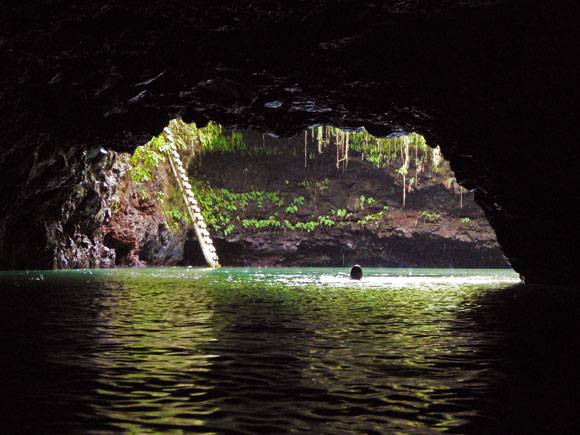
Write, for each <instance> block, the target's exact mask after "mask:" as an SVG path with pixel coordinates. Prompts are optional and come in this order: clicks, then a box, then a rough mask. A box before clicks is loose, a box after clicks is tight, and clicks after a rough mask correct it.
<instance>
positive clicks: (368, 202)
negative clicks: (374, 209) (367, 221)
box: [359, 195, 377, 210]
mask: <svg viewBox="0 0 580 435" xmlns="http://www.w3.org/2000/svg"><path fill="white" fill-rule="evenodd" d="M376 202H377V201H376V199H374V198H373V197H372V196H369V197H368V198H367V197H366V196H365V195H361V196H360V197H359V203H360V208H361V210H364V209H365V205H368V206H372V205H373V204H374V203H376Z"/></svg>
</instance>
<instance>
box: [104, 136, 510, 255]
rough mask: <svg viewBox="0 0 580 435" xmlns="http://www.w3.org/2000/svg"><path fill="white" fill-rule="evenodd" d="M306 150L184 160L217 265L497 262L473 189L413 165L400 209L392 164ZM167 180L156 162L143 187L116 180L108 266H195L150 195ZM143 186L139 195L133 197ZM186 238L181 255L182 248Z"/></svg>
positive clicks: (183, 233) (181, 227) (180, 229)
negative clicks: (343, 163)
mask: <svg viewBox="0 0 580 435" xmlns="http://www.w3.org/2000/svg"><path fill="white" fill-rule="evenodd" d="M294 149H295V148H294ZM279 150H280V149H279V148H278V151H279ZM289 150H292V148H291V147H289ZM312 151H313V152H311V153H309V154H310V155H309V156H308V157H307V159H306V166H305V161H304V157H303V156H302V155H300V154H296V153H294V154H293V153H290V152H287V153H282V154H275V155H267V156H248V155H243V154H209V155H204V156H201V157H198V158H197V159H195V160H193V161H192V163H191V165H190V174H191V176H192V177H193V179H194V180H196V182H194V185H197V186H198V188H197V191H198V195H199V196H198V200H200V201H201V202H202V206H204V207H203V208H204V209H205V211H206V215H207V216H208V218H209V219H210V220H209V222H212V223H213V225H210V230H211V233H212V237H213V238H214V241H215V243H216V247H217V250H218V254H219V256H220V261H221V263H222V264H223V265H235V266H344V265H348V264H352V263H356V262H359V263H361V264H364V265H367V266H384V267H506V266H507V264H506V262H505V260H504V259H503V257H502V254H501V250H500V248H499V246H498V245H497V242H496V240H495V235H494V232H493V230H492V229H491V228H490V226H489V225H488V224H487V222H486V221H485V217H484V215H483V213H482V211H481V209H479V207H477V205H476V204H475V203H474V201H473V195H472V194H470V193H468V192H466V191H464V192H460V191H459V190H458V189H457V188H455V189H453V188H452V187H450V186H449V185H446V182H447V181H448V180H447V179H446V177H447V176H446V175H443V174H439V173H435V172H430V171H426V172H424V173H422V174H421V175H420V176H419V177H417V178H418V182H417V183H416V184H415V185H414V187H412V188H411V189H409V188H408V187H407V189H408V190H409V191H408V192H407V193H406V206H405V207H404V208H403V206H402V191H403V186H402V184H401V177H400V176H399V175H398V174H397V173H396V172H395V171H394V169H393V168H390V169H378V168H376V167H374V166H373V165H372V164H371V163H369V162H367V161H364V160H362V159H361V155H360V154H358V155H357V154H356V153H354V154H352V155H351V159H350V161H349V165H348V168H345V169H344V170H343V169H340V170H337V168H336V166H335V161H334V160H333V158H334V157H333V156H332V153H326V154H318V152H317V151H316V150H312ZM168 183H173V180H172V179H171V178H170V177H168V173H167V171H166V169H165V168H164V167H163V166H162V167H161V168H160V170H159V171H158V173H157V176H156V177H155V179H154V180H152V181H151V182H150V183H147V184H146V185H144V186H143V187H137V186H136V185H135V183H133V182H132V181H131V180H130V179H129V178H128V177H125V179H124V180H123V182H122V185H121V186H122V187H121V188H120V189H119V191H120V194H119V196H118V199H117V201H118V203H119V206H118V207H117V212H116V214H115V215H114V217H113V219H112V222H111V224H110V225H108V227H107V228H106V229H105V232H106V233H107V236H106V237H105V242H106V243H107V245H108V246H109V247H111V248H115V249H116V250H117V264H118V265H140V264H148V265H178V264H198V265H203V264H204V263H203V258H202V257H201V253H200V252H199V247H198V246H197V242H196V241H195V240H189V241H188V237H187V231H188V226H187V224H186V223H185V221H183V220H182V219H179V218H177V219H174V218H172V217H171V216H168V215H167V213H164V210H163V207H166V206H167V204H166V202H162V201H157V200H155V195H156V192H160V191H167V184H168ZM200 186H201V187H200ZM142 188H145V189H146V193H145V194H144V195H139V194H138V191H139V189H142ZM163 196H164V197H166V195H163ZM298 200H299V201H298ZM210 205H211V207H210ZM166 220H167V222H168V224H166V223H165V222H166ZM168 227H172V229H171V230H170V229H169V228H168ZM190 239H191V237H190ZM186 243H189V244H190V246H192V247H193V250H192V252H191V253H188V252H187V251H188V249H187V248H186V249H185V251H186V253H184V246H185V244H186Z"/></svg>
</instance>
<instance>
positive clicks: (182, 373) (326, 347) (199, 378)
mask: <svg viewBox="0 0 580 435" xmlns="http://www.w3.org/2000/svg"><path fill="white" fill-rule="evenodd" d="M517 282H518V280H517V276H516V275H515V274H514V273H513V272H509V271H503V270H500V271H497V270H491V271H488V270H486V271H484V270H477V271H469V270H454V271H450V270H427V269H423V270H405V269H374V270H373V269H368V270H365V278H364V279H363V280H362V281H360V282H353V281H350V280H349V279H348V271H345V270H339V269H222V270H218V271H211V270H204V269H151V270H116V271H76V272H70V271H69V272H31V273H3V274H2V275H0V290H1V292H0V298H1V300H2V304H1V306H2V308H1V312H0V315H1V320H0V328H1V331H3V332H1V334H2V335H1V337H2V346H3V354H2V356H1V357H0V369H1V372H0V382H1V384H2V385H3V386H4V387H3V392H4V394H3V395H2V399H1V400H2V403H0V405H2V409H4V411H3V413H2V420H3V421H2V423H3V427H4V428H12V429H19V430H25V431H32V432H56V431H75V432H78V431H91V430H92V431H96V432H99V431H116V430H121V431H127V432H138V433H142V432H159V431H168V430H169V431H170V430H177V431H180V430H183V431H186V432H202V433H216V432H218V433H223V432H228V433H230V432H232V433H235V432H237V433H256V432H267V433H284V432H296V431H303V432H308V433H346V432H355V433H373V432H374V433H397V432H400V433H426V432H427V433H429V432H436V431H450V432H458V433H462V432H470V433H471V432H477V431H479V432H481V433H491V432H490V430H491V431H493V432H495V433H501V432H510V431H511V432H515V433H521V432H522V431H523V432H526V431H527V432H529V431H533V430H536V429H538V430H541V431H544V432H550V431H551V430H552V429H555V428H558V429H564V430H567V429H569V428H572V427H574V426H573V424H575V423H577V419H575V415H576V404H577V402H576V401H575V399H576V397H575V395H574V391H575V390H574V389H572V387H571V386H573V385H575V381H576V380H577V379H576V378H577V375H576V367H577V364H576V363H577V362H578V361H577V360H575V359H574V357H575V353H574V352H575V351H576V350H577V349H578V348H579V342H578V338H577V337H575V336H574V337H570V333H569V331H572V330H574V329H570V328H574V327H575V326H576V323H578V316H576V315H575V313H573V312H571V311H574V310H575V307H579V306H580V304H577V303H576V302H577V301H576V299H577V297H576V296H575V292H570V291H568V290H554V289H538V288H533V287H524V286H521V285H516V284H517ZM555 352H557V353H555Z"/></svg>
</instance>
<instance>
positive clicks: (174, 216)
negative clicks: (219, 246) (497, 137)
mask: <svg viewBox="0 0 580 435" xmlns="http://www.w3.org/2000/svg"><path fill="white" fill-rule="evenodd" d="M169 128H170V129H171V131H172V133H173V136H174V138H175V143H176V147H177V149H178V151H179V152H180V154H181V155H182V158H183V160H184V161H185V162H188V161H196V162H197V161H198V160H199V158H200V157H203V155H205V154H212V153H223V154H225V153H235V154H242V155H250V156H259V155H275V154H282V153H288V152H289V151H290V152H295V151H296V149H292V148H291V147H290V150H289V147H288V146H285V147H282V146H281V145H279V144H278V145H277V144H275V143H274V144H268V145H266V144H265V142H264V137H262V141H261V142H260V141H252V142H251V143H248V142H250V141H245V140H244V135H243V134H242V133H240V132H236V131H226V130H224V128H223V127H222V126H220V125H219V124H216V123H213V122H210V123H209V124H208V125H207V126H206V127H204V128H198V127H197V126H196V125H195V124H186V123H184V122H183V121H181V120H173V121H171V123H170V124H169ZM303 144H304V164H305V166H307V165H308V163H309V161H310V160H311V159H312V158H316V155H320V154H324V153H330V152H332V153H336V167H337V170H340V171H345V170H347V169H348V164H349V158H350V157H349V156H350V154H349V153H353V152H354V153H356V154H357V156H358V158H360V159H362V160H364V161H367V162H369V163H371V164H372V165H373V166H374V167H376V168H381V169H386V168H388V169H390V170H391V172H392V173H395V174H396V175H397V177H399V181H400V186H401V207H402V208H405V206H406V202H407V194H408V193H409V192H411V191H413V190H414V189H416V188H417V187H418V186H419V183H420V177H421V175H422V174H424V173H427V172H428V173H431V174H434V173H435V174H438V175H439V176H440V177H441V178H444V179H446V180H447V182H446V187H447V188H448V189H450V190H452V191H454V192H456V191H458V192H459V193H460V205H462V201H463V198H462V188H461V187H460V186H458V184H457V182H456V180H455V178H454V177H453V173H452V172H451V170H450V169H449V167H448V165H447V163H446V162H445V160H444V159H443V157H442V155H441V152H440V150H439V148H438V147H435V148H431V147H429V146H428V145H427V143H426V141H425V138H424V137H423V136H421V135H419V134H417V133H410V134H408V135H402V136H397V137H387V138H377V137H374V136H372V135H370V134H369V133H368V132H366V131H365V130H364V129H360V130H358V131H354V132H353V131H344V130H341V129H339V128H336V127H329V126H317V127H313V128H310V129H308V130H306V131H305V133H304V142H303ZM167 151H168V143H167V139H166V137H165V135H164V134H161V135H159V136H157V137H154V138H152V139H151V140H150V141H149V142H148V143H147V144H145V145H143V146H140V147H138V148H137V149H136V151H135V153H134V154H133V156H132V157H131V159H130V170H129V175H130V177H131V179H132V181H133V182H134V183H135V184H136V185H138V186H141V187H140V189H141V190H140V192H142V194H143V195H150V192H149V191H148V190H147V188H146V187H145V186H146V185H147V183H150V182H151V180H152V178H153V176H154V174H155V172H156V171H157V170H158V169H159V168H161V167H162V166H164V165H165V164H166V157H165V153H166V152H167ZM200 164H201V163H200ZM190 182H191V185H192V188H193V191H194V193H195V196H196V198H197V200H198V202H199V204H200V208H201V211H202V214H203V215H204V217H205V219H206V223H207V225H208V227H210V228H212V229H213V230H215V231H221V232H223V233H224V234H225V235H226V236H227V235H229V234H232V233H233V232H234V231H235V230H236V229H239V230H266V229H267V230H280V231H307V232H310V231H314V230H315V229H317V228H331V227H335V226H341V225H356V226H363V227H364V226H366V225H369V224H373V223H377V222H386V221H388V220H389V217H390V216H389V214H390V208H389V205H387V204H380V203H379V202H378V201H377V200H376V199H375V198H373V197H369V196H365V195H363V194H361V195H360V196H359V198H358V205H357V208H356V209H354V210H353V209H349V210H347V208H336V209H334V208H332V209H328V210H326V209H324V210H323V209H319V208H320V204H319V202H320V201H319V200H320V198H321V195H324V194H325V192H326V191H327V190H328V189H329V185H330V181H329V180H328V179H322V180H317V179H304V180H302V181H301V182H300V183H298V186H296V188H295V189H294V192H296V194H294V195H291V196H289V195H288V194H287V193H286V194H284V195H282V194H281V193H280V192H278V191H269V192H268V191H249V192H234V191H231V190H228V189H224V188H215V187H213V186H211V185H210V184H209V183H207V182H204V181H202V180H194V179H190ZM287 183H288V181H287ZM156 199H157V200H158V202H159V203H160V204H161V206H162V208H163V213H164V215H165V218H166V220H167V223H168V225H169V227H173V228H175V229H177V228H178V226H179V224H180V223H186V222H188V217H187V213H186V212H185V210H184V207H183V204H182V200H181V198H180V195H179V193H178V192H177V191H176V189H175V187H173V188H168V189H166V190H165V191H163V192H159V193H156ZM306 205H308V206H309V213H300V210H301V209H302V208H303V207H305V206H306ZM304 216H308V217H309V218H310V219H309V220H304V219H303V217H304ZM440 218H441V217H440V215H439V214H438V213H436V212H433V211H429V210H425V211H422V212H420V213H419V215H418V219H419V220H421V221H422V222H425V223H431V224H433V223H436V222H438V221H439V220H440ZM466 219H469V218H466ZM461 222H462V223H464V224H468V223H469V221H468V220H467V221H466V220H462V221H461Z"/></svg>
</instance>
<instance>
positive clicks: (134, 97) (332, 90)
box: [0, 0, 580, 283]
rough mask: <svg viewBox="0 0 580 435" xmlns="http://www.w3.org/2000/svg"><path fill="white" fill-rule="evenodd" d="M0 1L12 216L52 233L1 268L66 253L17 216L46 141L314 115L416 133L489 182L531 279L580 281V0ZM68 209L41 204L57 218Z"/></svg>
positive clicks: (501, 226)
mask: <svg viewBox="0 0 580 435" xmlns="http://www.w3.org/2000/svg"><path fill="white" fill-rule="evenodd" d="M0 8H1V10H0V17H1V18H0V29H1V30H0V113H1V114H2V116H1V117H0V128H1V129H2V131H3V137H2V147H1V148H0V166H1V169H2V180H3V186H4V189H3V190H4V191H3V193H2V195H3V199H4V201H5V202H4V205H3V207H4V208H3V211H2V222H4V223H2V226H3V227H4V228H5V230H4V233H5V234H6V233H10V229H9V228H8V227H7V223H6V222H7V221H19V222H20V224H21V225H22V226H23V227H24V228H29V229H30V228H36V229H35V230H34V231H36V232H37V234H35V235H34V236H32V232H31V231H29V232H27V233H26V234H22V235H21V237H20V242H19V243H20V244H21V245H22V246H23V248H22V252H17V251H14V255H16V256H19V257H18V259H17V260H14V261H12V260H10V261H9V262H8V263H6V262H4V263H3V264H8V265H10V267H17V266H19V267H29V266H32V265H33V264H35V265H38V266H41V265H42V266H45V267H48V266H50V264H51V263H52V257H51V255H43V256H41V257H34V256H32V257H31V256H30V255H26V254H25V253H26V252H35V251H34V249H36V248H34V249H33V247H34V246H36V245H37V244H38V243H39V242H36V240H37V239H40V238H43V237H44V238H46V237H47V236H46V231H45V230H43V229H42V225H35V224H34V218H33V217H32V216H31V212H30V211H29V212H28V213H26V212H24V211H20V210H19V211H14V207H29V203H26V204H24V203H17V202H15V199H16V198H18V197H23V196H26V195H25V194H23V193H22V189H24V186H25V183H26V179H27V173H28V171H27V168H26V167H25V166H26V163H25V162H26V161H28V160H27V159H28V156H29V155H31V154H32V153H33V152H34V149H35V147H36V146H37V145H38V144H42V152H43V153H45V154H52V153H54V152H55V150H56V149H58V148H59V147H63V148H66V147H72V148H77V149H78V145H79V144H86V146H97V147H100V146H105V147H110V148H115V149H130V148H132V147H134V146H136V145H138V144H139V143H142V142H144V141H145V140H146V139H148V138H149V136H150V135H151V134H154V133H158V132H159V131H160V130H161V129H162V126H163V125H165V124H166V123H167V121H168V120H169V119H170V118H171V117H174V116H177V115H181V116H182V117H183V118H184V120H186V121H196V122H198V123H200V124H203V123H204V122H205V121H207V120H208V119H213V120H215V121H218V122H220V123H222V124H225V125H229V126H238V127H244V126H252V127H254V128H256V129H259V130H263V131H271V132H276V133H278V134H290V133H293V132H296V131H298V130H300V129H302V128H303V127H304V126H306V125H311V124H314V123H329V124H335V125H338V126H343V127H349V126H351V127H358V126H361V125H364V126H366V127H367V128H368V130H369V131H370V132H371V133H376V134H389V133H392V132H394V131H399V130H405V131H411V130H414V131H419V132H421V133H422V134H424V135H425V136H426V137H427V139H428V141H429V143H432V144H440V145H441V147H442V149H443V152H444V154H445V156H446V158H447V159H449V160H450V161H451V162H452V166H453V169H454V170H455V172H456V174H457V178H458V180H459V181H460V182H461V183H462V184H463V185H464V186H465V187H467V188H468V189H473V190H474V191H475V198H476V201H477V202H478V203H479V204H480V205H481V206H482V207H483V208H484V210H485V213H486V215H487V217H488V219H489V221H490V223H491V225H492V226H493V228H494V229H495V231H496V232H497V237H498V240H499V242H500V244H501V245H502V248H503V250H504V253H505V254H506V256H507V257H508V258H509V260H510V262H511V264H512V265H513V267H514V268H515V269H516V270H517V271H518V272H520V273H521V274H523V275H524V276H525V277H526V279H527V280H528V281H530V282H531V281H534V282H561V283H570V282H575V281H576V280H577V279H578V278H580V272H579V269H578V268H577V267H576V262H575V248H576V247H577V246H578V245H579V243H580V240H579V238H580V236H579V232H578V230H577V225H576V212H575V205H574V201H572V200H570V201H568V200H562V198H565V199H567V198H577V196H578V192H577V189H578V188H577V186H578V181H579V180H578V175H577V168H578V160H579V153H578V151H577V146H576V143H577V139H578V137H579V136H580V132H579V131H578V130H579V127H578V123H577V120H576V114H577V112H578V110H577V109H578V101H577V99H576V98H575V94H576V92H575V88H576V77H577V75H578V63H577V44H575V43H573V41H575V40H576V39H577V34H578V29H577V18H578V16H579V6H578V5H577V3H575V2H572V1H564V0H562V1H558V2H556V3H549V4H548V3H538V4H530V3H529V2H519V1H516V2H508V1H453V0H449V1H436V2H426V1H388V2H382V3H381V2H378V3H364V4H361V3H360V2H355V1H346V0H345V1H340V2H327V1H321V0H312V1H306V2H300V3H292V4H287V3H286V2H276V1H274V2H272V1H256V2H252V3H251V4H240V3H239V2H234V1H227V2H220V4H219V5H218V4H216V3H215V2H208V1H201V2H194V3H187V4H183V3H171V2H156V1H150V2H146V3H143V2H135V1H125V2H121V3H119V2H106V1H105V2H99V3H94V2H87V1H80V0H78V1H63V2H58V3H57V2H45V3H43V4H42V5H39V4H34V3H31V2H15V1H7V2H3V4H2V5H1V6H0ZM43 180H44V183H45V184H46V185H50V183H53V182H54V183H57V184H58V180H57V179H56V178H53V176H52V175H48V174H47V175H46V176H44V178H43ZM70 188H71V186H70V185H69V184H68V182H65V185H61V186H57V187H56V189H57V190H59V191H60V190H61V189H62V190H64V191H68V190H70ZM75 210H76V208H75ZM56 212H57V208H50V209H42V208H40V209H38V211H37V214H42V215H43V217H42V218H43V219H45V220H48V221H50V220H51V219H53V216H54V214H55V213H56ZM17 216H20V217H21V218H22V219H19V218H18V217H17ZM25 217H26V219H25ZM39 219H40V218H39ZM21 231H22V230H21ZM49 237H50V236H49ZM1 243H2V244H3V245H4V246H8V245H10V246H13V245H14V242H11V241H9V240H8V239H7V238H6V237H3V238H2V241H1ZM75 243H77V242H75ZM40 244H42V243H40ZM24 246H30V249H28V248H25V247H24ZM4 255H5V256H6V255H7V254H4ZM10 255H12V254H8V256H10ZM14 258H15V257H14ZM31 258H32V259H31Z"/></svg>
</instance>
